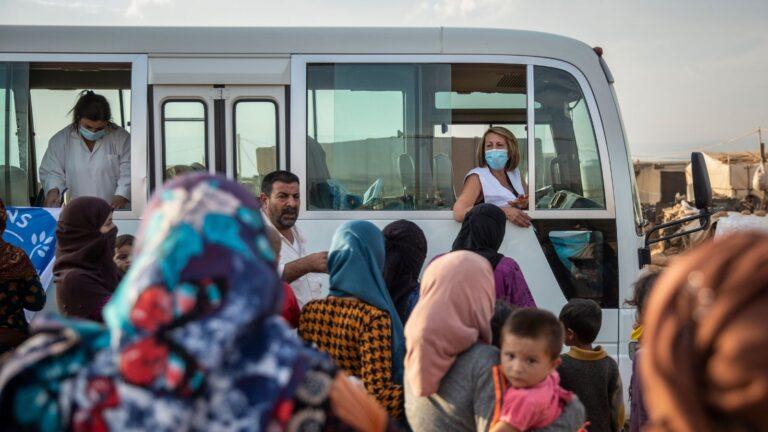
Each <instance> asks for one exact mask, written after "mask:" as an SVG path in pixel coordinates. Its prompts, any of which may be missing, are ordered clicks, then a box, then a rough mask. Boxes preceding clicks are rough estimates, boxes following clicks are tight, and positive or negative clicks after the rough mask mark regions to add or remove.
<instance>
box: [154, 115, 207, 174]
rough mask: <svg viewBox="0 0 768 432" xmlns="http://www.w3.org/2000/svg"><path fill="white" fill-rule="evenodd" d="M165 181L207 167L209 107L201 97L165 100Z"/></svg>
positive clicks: (204, 169)
mask: <svg viewBox="0 0 768 432" xmlns="http://www.w3.org/2000/svg"><path fill="white" fill-rule="evenodd" d="M162 109H163V118H162V122H163V128H162V135H163V136H162V140H163V141H162V143H163V155H162V158H163V180H167V179H170V178H173V177H175V176H177V175H181V174H185V173H189V172H194V171H206V170H207V169H208V134H207V131H206V124H207V116H208V113H207V109H206V106H205V103H203V102H202V101H199V100H168V101H165V102H163V108H162Z"/></svg>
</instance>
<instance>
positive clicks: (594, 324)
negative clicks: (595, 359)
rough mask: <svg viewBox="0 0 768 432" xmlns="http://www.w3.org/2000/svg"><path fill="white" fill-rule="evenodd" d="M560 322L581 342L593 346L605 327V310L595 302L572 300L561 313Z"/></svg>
mask: <svg viewBox="0 0 768 432" xmlns="http://www.w3.org/2000/svg"><path fill="white" fill-rule="evenodd" d="M560 321H561V322H562V323H563V326H564V327H565V328H566V329H569V330H571V331H572V332H573V333H574V334H575V335H576V339H577V340H578V341H579V342H581V343H583V344H591V343H592V342H594V341H595V339H597V334H598V333H600V327H601V326H602V325H603V310H602V309H600V305H599V304H597V302H596V301H594V300H589V299H572V300H571V301H569V302H568V304H566V305H565V306H564V307H563V310H561V311H560Z"/></svg>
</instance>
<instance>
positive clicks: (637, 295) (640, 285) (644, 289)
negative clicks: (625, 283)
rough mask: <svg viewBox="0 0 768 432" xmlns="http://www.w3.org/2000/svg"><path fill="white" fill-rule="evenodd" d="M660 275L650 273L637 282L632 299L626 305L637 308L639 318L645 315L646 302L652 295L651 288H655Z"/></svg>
mask: <svg viewBox="0 0 768 432" xmlns="http://www.w3.org/2000/svg"><path fill="white" fill-rule="evenodd" d="M659 275H661V273H660V272H648V273H645V274H644V275H642V276H640V277H639V278H638V279H637V280H636V281H635V285H634V293H633V294H632V298H631V299H629V300H627V301H626V303H627V304H628V305H629V306H634V307H636V308H637V314H638V315H639V316H642V315H643V311H644V310H645V300H646V299H647V298H648V294H650V293H651V288H653V285H654V284H655V283H656V280H657V279H659Z"/></svg>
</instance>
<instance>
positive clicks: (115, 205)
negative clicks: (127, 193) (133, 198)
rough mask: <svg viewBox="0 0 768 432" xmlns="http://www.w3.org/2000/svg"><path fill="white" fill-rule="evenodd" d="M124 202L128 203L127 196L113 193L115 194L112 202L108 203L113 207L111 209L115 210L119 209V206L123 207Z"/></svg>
mask: <svg viewBox="0 0 768 432" xmlns="http://www.w3.org/2000/svg"><path fill="white" fill-rule="evenodd" d="M126 204H128V198H126V197H122V196H120V195H115V196H114V197H113V198H112V202H111V203H109V205H110V206H112V209H113V210H116V209H121V208H123V207H124V206H125V205H126Z"/></svg>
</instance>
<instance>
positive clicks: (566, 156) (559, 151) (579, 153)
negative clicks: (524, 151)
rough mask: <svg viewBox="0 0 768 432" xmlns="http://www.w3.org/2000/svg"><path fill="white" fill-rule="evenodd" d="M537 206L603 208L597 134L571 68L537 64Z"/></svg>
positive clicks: (543, 207) (535, 73)
mask: <svg viewBox="0 0 768 432" xmlns="http://www.w3.org/2000/svg"><path fill="white" fill-rule="evenodd" d="M534 95H535V98H536V111H535V121H536V125H535V130H534V134H535V137H536V141H535V151H536V157H535V158H534V160H535V163H536V208H537V209H558V210H565V209H605V208H606V204H605V189H604V187H603V174H602V168H601V165H600V162H601V161H600V156H599V153H598V150H597V139H596V138H595V131H594V127H593V125H592V120H591V119H590V116H589V109H588V108H587V102H586V100H585V99H584V94H583V93H582V91H581V88H580V87H579V83H578V82H577V81H576V79H575V78H574V77H573V76H572V75H571V74H570V73H568V72H566V71H563V70H560V69H554V68H550V67H544V66H536V67H535V68H534Z"/></svg>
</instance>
